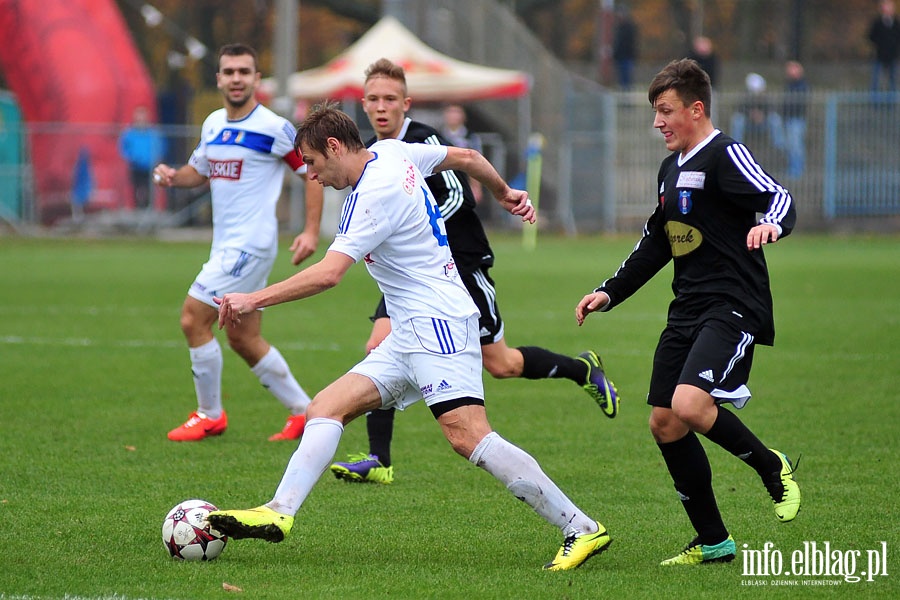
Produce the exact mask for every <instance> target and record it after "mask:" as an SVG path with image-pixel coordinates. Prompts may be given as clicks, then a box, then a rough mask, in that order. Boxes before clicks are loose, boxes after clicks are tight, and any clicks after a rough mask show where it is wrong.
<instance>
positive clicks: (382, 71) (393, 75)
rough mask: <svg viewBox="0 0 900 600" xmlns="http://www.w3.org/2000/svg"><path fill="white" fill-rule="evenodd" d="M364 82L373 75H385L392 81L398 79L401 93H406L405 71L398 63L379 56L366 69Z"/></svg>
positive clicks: (373, 76) (372, 77)
mask: <svg viewBox="0 0 900 600" xmlns="http://www.w3.org/2000/svg"><path fill="white" fill-rule="evenodd" d="M365 75H366V81H365V82H366V83H369V80H370V79H374V78H375V77H387V78H388V79H393V80H394V81H399V82H400V83H401V84H402V85H403V95H404V96H405V95H406V94H407V87H406V72H405V71H404V70H403V67H401V66H400V65H398V64H396V63H393V62H391V61H390V60H388V59H386V58H379V59H378V60H376V61H375V62H373V63H372V64H371V65H369V66H368V68H367V69H366V73H365Z"/></svg>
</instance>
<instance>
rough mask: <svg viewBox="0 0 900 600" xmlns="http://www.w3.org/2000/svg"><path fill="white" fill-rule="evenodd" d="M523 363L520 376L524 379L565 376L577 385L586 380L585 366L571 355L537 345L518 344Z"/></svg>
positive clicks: (582, 383)
mask: <svg viewBox="0 0 900 600" xmlns="http://www.w3.org/2000/svg"><path fill="white" fill-rule="evenodd" d="M516 350H518V351H519V352H521V353H522V358H524V359H525V364H524V365H523V366H522V377H524V378H525V379H559V378H562V377H565V378H566V379H571V380H572V381H574V382H575V383H577V384H578V385H584V383H585V382H586V381H587V366H586V365H585V364H584V363H583V362H581V361H580V360H578V359H577V358H572V357H571V356H564V355H562V354H557V353H556V352H550V351H549V350H546V349H544V348H538V347H537V346H519V347H518V348H516Z"/></svg>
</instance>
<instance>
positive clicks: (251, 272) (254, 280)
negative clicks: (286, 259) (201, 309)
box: [188, 248, 275, 310]
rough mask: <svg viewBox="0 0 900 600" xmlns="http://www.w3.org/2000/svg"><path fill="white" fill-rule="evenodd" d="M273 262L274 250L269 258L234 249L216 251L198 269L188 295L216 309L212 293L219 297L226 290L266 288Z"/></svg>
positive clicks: (237, 290) (238, 290)
mask: <svg viewBox="0 0 900 600" xmlns="http://www.w3.org/2000/svg"><path fill="white" fill-rule="evenodd" d="M274 265H275V254H274V253H273V254H272V256H271V257H269V258H261V257H259V256H255V255H253V254H250V253H249V252H244V251H243V250H240V249H238V248H224V249H222V250H216V251H214V252H212V253H210V255H209V260H208V261H206V263H205V264H204V265H203V267H202V268H201V269H200V274H199V275H197V278H196V279H194V283H192V284H191V287H190V289H189V290H188V296H190V297H191V298H196V299H197V300H199V301H200V302H203V303H204V304H209V305H210V306H212V307H213V308H215V309H216V310H219V306H218V305H217V304H216V303H215V302H213V296H218V297H219V298H221V297H222V296H223V295H224V294H227V293H229V292H244V293H250V292H255V291H256V290H261V289H262V288H264V287H266V283H267V282H268V279H269V274H270V273H271V272H272V267H273V266H274Z"/></svg>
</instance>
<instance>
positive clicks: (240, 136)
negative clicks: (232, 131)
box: [234, 131, 247, 145]
mask: <svg viewBox="0 0 900 600" xmlns="http://www.w3.org/2000/svg"><path fill="white" fill-rule="evenodd" d="M245 137H247V132H246V131H239V132H238V134H237V137H235V138H234V143H235V144H238V145H240V144H242V143H243V142H244V138H245Z"/></svg>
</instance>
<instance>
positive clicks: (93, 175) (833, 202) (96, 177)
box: [0, 92, 900, 233]
mask: <svg viewBox="0 0 900 600" xmlns="http://www.w3.org/2000/svg"><path fill="white" fill-rule="evenodd" d="M786 99H787V98H785V97H784V95H782V94H778V93H773V94H769V95H768V96H767V97H766V98H765V102H766V103H765V104H764V105H763V106H764V110H762V113H761V114H760V115H756V116H750V117H748V115H746V114H745V113H744V112H742V111H743V109H744V108H745V106H746V98H745V97H744V96H743V95H741V94H730V93H721V94H717V95H716V97H715V100H714V104H713V119H714V123H715V124H716V126H717V127H719V129H721V130H722V131H724V132H725V133H728V134H729V135H732V136H740V137H741V139H742V141H743V142H744V143H745V144H746V145H747V146H748V148H750V150H751V151H752V152H753V153H754V155H755V156H756V158H757V160H758V162H759V163H760V164H761V165H762V166H763V167H764V168H765V169H766V170H768V171H769V172H770V173H771V174H772V175H774V176H775V177H776V178H777V179H778V180H779V181H780V182H781V183H783V184H784V185H785V186H786V187H788V189H789V190H790V191H791V193H792V194H793V196H794V199H795V202H796V206H797V209H798V212H799V217H800V219H801V223H802V225H803V226H804V227H806V228H818V229H827V228H829V227H832V226H840V227H842V228H845V227H848V226H850V227H853V224H854V223H863V222H871V221H872V220H877V221H879V222H880V223H887V226H888V227H897V226H898V225H897V223H898V222H900V218H892V217H900V152H897V150H896V144H897V140H898V139H900V94H890V93H881V94H878V95H872V94H870V93H862V92H861V93H843V92H842V93H829V92H816V93H813V94H811V95H810V96H809V98H808V102H807V103H806V105H805V113H804V117H805V124H804V125H805V127H801V128H800V132H801V133H804V137H803V140H802V145H800V146H799V147H795V148H794V149H793V150H792V146H791V145H790V143H789V139H790V134H791V132H792V130H791V128H792V127H794V128H795V129H794V130H793V132H794V133H797V129H796V128H797V127H798V125H797V123H794V122H792V121H791V119H790V118H787V117H790V115H786V114H785V112H784V110H783V109H782V107H784V106H785V100H786ZM564 112H566V113H568V114H569V118H568V119H566V121H565V124H566V125H567V127H565V128H563V130H562V133H559V132H557V133H556V134H555V135H554V136H547V138H548V139H559V140H560V142H559V143H557V144H556V145H552V144H548V145H547V146H545V148H544V153H545V155H547V154H549V153H553V156H554V159H555V160H554V161H553V162H554V163H555V164H557V165H559V167H558V172H557V173H555V174H554V177H553V178H552V179H550V181H549V182H548V181H547V178H545V181H544V186H543V187H542V190H541V209H542V215H543V216H542V223H543V226H544V227H545V228H550V229H558V230H562V231H565V232H567V233H581V232H593V231H607V232H612V231H633V230H634V228H636V227H639V226H640V224H641V223H643V221H644V220H645V219H646V218H647V216H648V215H649V214H650V212H651V211H652V208H653V206H654V203H655V201H656V190H655V186H656V173H657V169H658V167H659V163H660V161H661V160H662V159H663V158H664V157H665V155H666V154H667V151H666V149H665V146H664V144H663V142H662V139H661V137H660V135H659V133H658V132H657V131H655V130H654V129H653V127H652V123H653V113H652V110H651V109H650V106H649V105H648V103H647V99H646V96H645V95H644V94H642V93H637V92H634V93H618V92H616V93H607V94H603V95H602V96H601V97H600V99H599V100H598V99H597V97H596V96H595V95H593V94H591V95H584V96H583V97H580V96H578V95H577V94H571V97H570V99H569V102H568V104H567V108H566V111H564ZM742 121H743V124H742V123H741V122H742ZM160 131H161V133H162V135H163V138H164V140H165V148H166V151H165V156H164V160H166V161H168V162H169V163H170V164H173V165H180V164H183V163H184V162H185V161H186V160H187V157H188V156H189V155H190V152H191V150H192V149H193V147H194V146H195V145H196V142H197V139H198V135H199V129H198V128H196V127H189V126H185V127H163V128H161V129H160ZM542 133H543V132H542ZM0 134H2V135H3V140H4V142H5V143H7V144H11V143H18V144H21V148H20V151H19V152H17V153H12V154H11V156H16V157H17V158H16V161H17V162H10V161H9V160H7V161H4V160H3V159H2V156H0V221H6V222H8V223H12V224H43V225H53V224H59V223H66V222H69V221H70V220H71V219H72V216H73V215H76V216H84V217H85V218H91V216H93V215H98V216H99V215H103V216H105V218H107V219H110V217H109V215H111V214H115V215H119V216H122V218H123V219H125V218H126V217H127V216H128V215H131V214H133V213H137V212H141V213H142V214H143V216H142V217H141V219H140V222H142V223H147V222H148V218H147V215H146V214H144V213H147V212H149V213H152V214H153V215H154V219H155V221H154V222H159V223H163V224H166V225H169V226H180V225H197V224H204V223H207V222H208V221H209V209H208V206H206V205H205V203H206V200H207V198H206V197H205V195H204V193H205V192H204V190H203V189H199V190H158V189H155V188H153V187H152V186H151V183H150V180H149V174H148V175H147V178H146V185H147V186H148V188H149V190H150V197H151V207H150V210H149V211H135V210H134V209H135V208H136V207H135V200H134V198H135V195H134V188H133V184H132V181H131V178H130V172H129V168H128V165H127V164H126V163H125V161H124V159H123V158H122V157H121V156H120V155H119V154H118V152H117V147H118V146H117V144H118V138H119V135H120V134H121V127H120V126H115V125H107V124H85V125H71V124H68V125H67V124H60V123H42V124H31V125H25V126H23V127H22V128H21V129H20V130H18V131H15V130H12V129H10V128H9V127H7V128H5V129H2V130H0ZM486 137H487V138H488V139H490V140H491V152H490V154H492V155H493V156H495V157H497V156H501V157H502V156H503V155H504V153H503V151H502V146H503V144H504V138H502V137H501V136H498V135H491V134H490V133H488V135H487V136H486ZM506 143H507V144H510V143H511V142H506ZM512 144H514V142H513V143H512ZM798 148H799V150H800V151H802V155H801V156H800V157H799V158H800V159H801V160H799V162H798V157H797V156H796V153H797V152H798ZM792 160H793V163H792ZM499 162H500V163H501V164H500V165H498V166H500V167H501V169H502V163H503V161H499ZM546 162H547V161H545V164H546ZM512 168H514V169H515V167H512ZM504 175H506V176H507V177H508V178H510V179H513V178H514V177H515V176H516V175H517V173H514V172H513V173H510V172H505V173H504ZM85 177H86V178H87V180H86V181H85ZM85 189H87V192H86V193H87V197H84V196H83V194H84V193H85ZM291 198H293V199H294V200H296V198H297V196H296V193H294V194H293V195H292V194H291V191H290V190H289V189H288V190H286V192H285V199H286V203H285V204H286V207H285V208H284V209H283V210H282V217H283V219H284V221H285V226H286V227H287V226H290V227H296V222H297V213H296V209H295V207H294V206H293V205H294V204H295V203H296V202H290V199H291ZM486 216H487V217H488V218H490V219H494V218H500V215H499V211H489V212H486ZM506 223H509V221H507V220H503V219H502V218H500V220H499V221H498V222H497V224H498V225H502V224H506ZM325 226H326V228H327V226H328V225H327V224H326V225H325Z"/></svg>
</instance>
